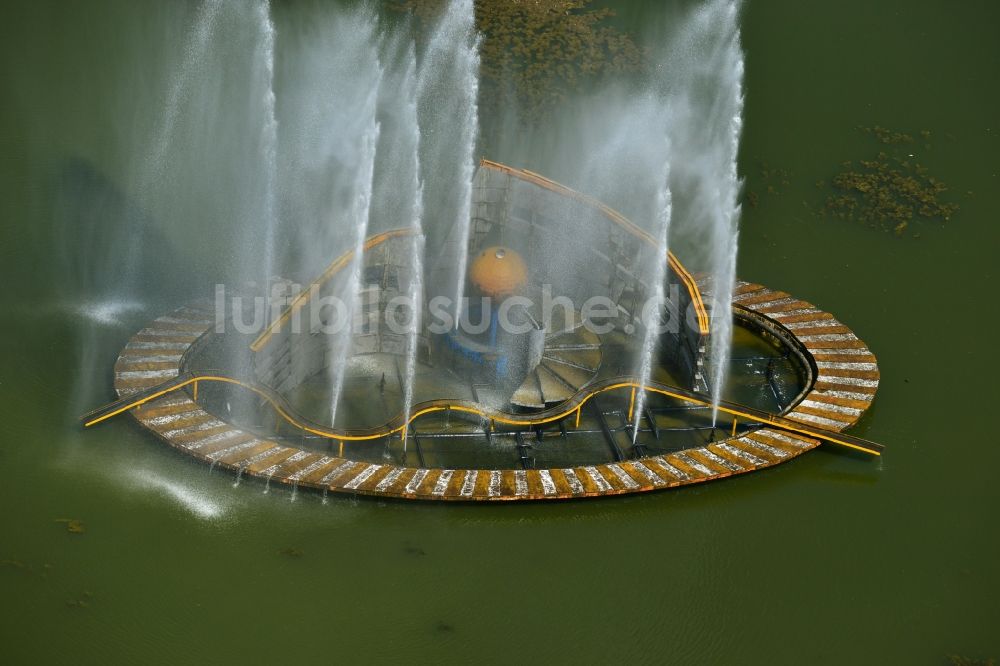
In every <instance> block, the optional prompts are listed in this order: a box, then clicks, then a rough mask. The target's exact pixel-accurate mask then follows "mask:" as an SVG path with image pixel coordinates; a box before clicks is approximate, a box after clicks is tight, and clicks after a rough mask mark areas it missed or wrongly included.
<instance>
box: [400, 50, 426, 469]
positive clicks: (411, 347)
mask: <svg viewBox="0 0 1000 666" xmlns="http://www.w3.org/2000/svg"><path fill="white" fill-rule="evenodd" d="M407 61H408V67H407V70H406V74H405V78H404V85H403V90H404V94H405V95H406V102H405V105H404V111H403V118H402V125H403V131H404V140H408V141H409V143H410V146H411V150H412V152H411V157H410V169H411V172H412V177H411V179H410V187H411V188H412V197H413V207H412V211H411V218H410V227H411V228H412V229H413V238H412V240H411V244H410V269H411V271H412V273H413V277H412V278H411V280H410V289H409V294H408V296H409V301H410V307H411V312H412V318H411V320H410V322H409V325H410V327H409V331H408V334H407V344H406V368H405V370H404V373H405V376H404V379H403V418H404V421H403V422H404V423H406V424H407V426H406V427H407V430H408V429H409V421H410V411H411V410H412V409H413V383H414V381H415V377H416V371H417V346H418V344H419V341H420V340H419V338H420V329H421V323H422V316H421V315H422V313H423V289H424V240H425V238H424V230H423V216H424V192H423V184H422V182H421V179H420V125H419V118H418V115H417V89H416V53H415V51H414V49H413V47H412V45H411V47H410V49H409V50H408V51H407ZM405 432H406V431H404V433H405ZM403 452H404V455H405V453H406V441H405V434H404V442H403Z"/></svg>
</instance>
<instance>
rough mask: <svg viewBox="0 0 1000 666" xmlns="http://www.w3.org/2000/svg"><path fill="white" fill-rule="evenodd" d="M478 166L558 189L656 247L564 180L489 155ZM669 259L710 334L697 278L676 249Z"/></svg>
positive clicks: (628, 222)
mask: <svg viewBox="0 0 1000 666" xmlns="http://www.w3.org/2000/svg"><path fill="white" fill-rule="evenodd" d="M479 165H480V166H484V167H488V168H490V169H495V170H497V171H502V172H504V173H507V174H510V175H511V176H514V177H515V178H519V179H521V180H523V181H526V182H529V183H532V184H534V185H537V186H539V187H542V188H545V189H547V190H549V191H551V192H555V193H556V194H560V195H562V196H565V197H567V198H570V199H574V200H576V201H579V202H581V203H584V204H586V205H588V206H590V207H592V208H595V209H597V210H598V211H600V213H601V214H602V215H604V216H605V217H607V218H608V219H609V220H611V221H612V222H614V223H615V224H617V225H619V226H620V227H622V228H623V229H625V230H626V231H627V232H629V233H630V234H632V235H633V236H636V237H637V238H639V239H641V240H643V241H645V242H646V243H649V244H650V245H652V246H653V247H656V245H657V244H658V243H657V242H656V239H654V238H653V237H652V236H651V235H650V234H649V233H647V232H646V231H645V230H644V229H642V228H641V227H639V226H637V225H636V224H635V223H633V222H632V221H631V220H629V219H628V218H627V217H625V216H624V215H622V214H621V213H619V212H618V211H616V210H615V209H613V208H611V207H609V206H607V205H605V204H603V203H601V202H600V201H598V200H597V199H595V198H593V197H591V196H588V195H586V194H583V193H581V192H577V191H576V190H574V189H571V188H569V187H566V186H565V185H562V184H561V183H557V182H556V181H554V180H552V179H550V178H546V177H545V176H542V175H540V174H537V173H535V172H534V171H528V170H527V169H517V168H515V167H509V166H507V165H506V164H500V163H499V162H493V161H491V160H488V159H486V158H483V159H481V160H480V161H479ZM667 262H668V263H669V264H670V267H671V268H672V269H674V272H675V273H677V275H678V277H680V279H681V282H683V283H684V287H685V288H686V289H687V291H688V294H690V296H691V302H692V303H693V304H694V309H695V313H696V314H697V316H698V330H699V331H700V332H701V333H702V334H703V335H704V334H708V332H709V322H708V312H707V311H706V310H705V303H704V302H703V301H702V298H701V292H700V291H699V290H698V283H697V282H695V280H694V278H693V277H692V276H691V274H690V273H689V272H688V270H687V269H686V268H684V266H683V264H681V262H680V261H678V260H677V257H675V256H674V254H673V252H670V251H668V252H667Z"/></svg>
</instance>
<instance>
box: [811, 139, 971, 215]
mask: <svg viewBox="0 0 1000 666" xmlns="http://www.w3.org/2000/svg"><path fill="white" fill-rule="evenodd" d="M858 129H859V130H860V131H862V132H864V133H866V134H868V135H870V136H871V137H872V138H873V139H874V140H875V141H876V142H877V143H879V144H881V145H882V146H883V149H882V150H880V151H879V152H878V153H877V154H876V155H875V156H874V158H872V159H859V160H850V161H847V162H844V163H842V164H841V171H839V172H838V173H837V174H836V175H834V176H833V178H832V179H831V180H830V185H831V186H832V188H833V190H834V192H833V193H832V194H830V195H829V196H828V197H827V198H826V201H825V204H824V207H823V212H824V214H825V215H830V216H834V217H837V218H840V219H850V220H858V221H860V222H864V223H867V224H869V225H870V226H873V227H879V228H882V229H884V230H886V231H892V232H894V233H895V234H896V235H902V234H903V233H904V232H906V231H907V230H908V229H909V230H910V231H912V229H910V224H911V223H912V222H915V221H918V220H925V221H938V222H945V221H948V220H950V219H951V217H952V216H953V215H954V214H955V213H956V212H958V209H959V206H958V204H957V203H953V202H949V201H946V200H945V193H946V192H948V187H947V186H946V185H945V184H944V183H943V182H941V181H940V180H939V179H937V178H936V177H934V176H932V175H931V174H930V173H929V171H928V169H927V167H925V166H924V165H923V164H921V163H920V162H919V161H918V158H916V157H915V154H916V153H915V152H914V151H916V150H919V148H916V147H915V146H916V145H917V140H916V139H915V138H914V137H913V136H912V135H910V134H906V133H904V132H896V131H893V130H889V129H886V128H884V127H880V126H878V125H876V126H875V127H860V128H858ZM920 138H921V139H922V140H923V141H924V143H923V148H924V149H925V150H929V149H930V143H929V141H930V138H931V133H930V132H929V131H928V130H924V131H922V132H921V133H920ZM822 184H823V183H822V182H819V183H817V185H818V186H821V185H822Z"/></svg>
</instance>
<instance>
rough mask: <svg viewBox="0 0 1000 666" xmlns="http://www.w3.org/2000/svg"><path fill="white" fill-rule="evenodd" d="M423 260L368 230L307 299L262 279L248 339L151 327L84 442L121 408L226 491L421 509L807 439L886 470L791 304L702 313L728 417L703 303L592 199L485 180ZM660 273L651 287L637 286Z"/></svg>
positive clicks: (669, 481)
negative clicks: (255, 489) (413, 503)
mask: <svg viewBox="0 0 1000 666" xmlns="http://www.w3.org/2000/svg"><path fill="white" fill-rule="evenodd" d="M423 242H424V238H423V237H422V235H421V233H420V230H419V229H416V228H401V229H396V230H392V231H387V232H383V233H380V234H377V235H374V236H371V237H369V238H367V239H365V241H364V243H363V244H361V245H360V246H359V247H360V249H359V248H355V249H353V250H351V251H349V252H347V253H345V254H344V255H342V256H340V257H337V258H336V259H335V260H334V261H333V262H332V263H331V264H330V265H329V266H328V267H327V268H326V270H325V271H323V272H322V274H321V275H320V276H319V277H317V278H316V279H315V280H314V281H313V282H312V283H311V284H310V285H308V286H307V287H302V288H300V287H296V286H295V285H293V284H292V283H291V282H290V281H282V280H277V281H276V282H275V283H274V284H272V285H270V286H271V289H272V293H282V292H283V293H284V296H285V298H286V302H285V303H284V305H283V307H282V308H281V311H280V315H279V316H277V317H276V318H275V319H274V320H273V321H271V322H270V323H269V325H268V326H267V327H266V328H265V330H263V332H262V333H260V334H259V335H256V336H255V337H251V336H246V335H239V334H236V333H233V328H234V327H231V326H230V327H224V326H223V327H222V328H225V329H226V331H227V332H225V333H217V332H215V331H216V330H217V329H219V326H218V323H219V321H220V318H222V314H221V313H220V312H219V311H218V306H217V307H216V312H215V313H214V315H211V316H210V315H209V314H207V313H206V312H205V311H204V310H199V306H197V305H192V306H185V307H184V308H181V309H180V310H178V311H176V312H174V313H171V314H170V315H167V316H166V317H163V318H161V319H160V320H157V321H156V322H154V323H153V325H152V326H151V327H150V328H148V329H145V330H143V331H141V332H140V333H139V334H138V335H137V336H136V337H135V338H134V339H133V340H132V341H131V342H130V343H129V345H128V346H127V347H126V349H125V351H123V353H122V355H121V357H120V358H119V361H118V364H117V365H116V384H115V385H116V389H117V391H118V393H119V396H120V399H119V401H118V402H116V403H114V404H112V405H110V406H108V407H106V408H102V409H101V410H98V411H96V412H94V413H92V414H90V415H88V416H87V417H86V418H85V422H86V423H87V424H88V425H92V424H94V423H97V422H100V421H102V420H104V419H105V418H108V417H109V416H111V415H113V414H117V413H121V412H123V411H132V413H133V414H134V415H135V416H136V417H137V418H138V419H139V420H140V422H142V423H143V424H144V425H146V426H147V427H148V428H150V429H151V430H153V431H154V432H156V433H157V434H158V435H159V436H160V437H161V438H163V439H164V440H166V441H167V442H168V443H169V444H171V445H173V446H175V447H176V448H178V449H181V450H182V451H184V452H186V453H189V454H191V455H194V456H195V457H198V458H201V459H204V460H206V461H209V462H211V463H212V464H214V465H217V466H222V467H228V468H232V469H234V470H236V472H237V474H238V475H240V476H245V475H254V476H259V477H263V478H266V479H267V480H268V481H269V482H270V481H281V482H284V483H288V484H291V485H295V486H300V485H301V486H308V487H315V488H319V489H322V490H324V491H327V490H331V491H343V492H351V493H362V494H373V495H383V496H394V497H403V498H423V499H458V500H501V499H550V498H571V497H581V496H594V495H607V494H618V493H627V492H637V491H642V490H652V489H657V488H665V487H671V486H679V485H685V484H689V483H695V482H700V481H704V480H708V479H713V478H719V477H724V476H729V475H732V474H737V473H742V472H746V471H751V470H754V469H759V468H761V467H766V466H770V465H773V464H775V463H778V462H783V461H785V460H789V459H791V458H793V457H795V456H796V455H798V454H800V453H802V452H804V451H807V450H809V449H810V448H813V447H815V446H817V445H818V444H819V443H820V442H828V443H832V444H835V445H841V446H846V447H850V448H853V449H856V450H861V451H865V452H867V453H873V454H877V453H878V452H879V451H880V447H879V446H878V445H875V444H872V443H871V442H866V441H865V440H861V439H858V438H856V437H852V436H850V435H846V434H844V433H842V432H841V431H842V430H843V429H845V428H847V427H848V426H850V425H852V424H853V423H855V422H856V421H857V419H858V418H860V416H861V414H862V413H863V411H864V410H865V409H866V408H867V406H868V405H869V404H870V402H871V400H872V399H873V398H874V393H875V388H876V387H877V384H878V370H877V367H876V365H875V358H874V356H873V355H871V353H870V352H869V351H868V350H867V348H866V347H865V346H864V344H863V343H861V341H860V340H858V338H857V337H856V336H854V334H853V333H851V332H850V331H849V330H848V329H847V328H846V327H844V326H843V325H842V324H841V323H840V322H838V321H836V320H835V319H833V317H832V316H831V315H829V314H827V313H825V312H822V311H821V310H818V309H817V308H815V307H814V306H813V305H812V304H809V303H806V302H803V301H800V300H798V299H796V298H794V297H792V296H790V295H788V294H785V293H783V292H776V291H772V290H770V289H766V288H764V287H761V286H759V285H752V284H747V283H739V284H738V285H737V288H736V290H735V296H734V298H733V301H732V307H731V310H730V311H728V312H724V313H715V314H716V315H724V316H732V317H733V318H734V319H735V323H736V326H735V330H736V333H735V335H734V345H735V346H734V348H735V349H736V350H737V351H738V352H739V354H737V355H734V359H733V365H732V367H731V368H730V372H729V376H730V384H729V385H727V387H726V394H725V395H726V396H727V397H728V398H730V399H732V400H731V401H728V402H727V401H725V400H723V401H721V402H714V401H713V400H712V398H711V397H709V395H710V394H711V393H712V391H711V386H709V380H707V378H706V371H705V365H706V358H705V355H706V349H707V348H708V347H709V337H708V336H709V333H710V330H711V329H710V321H711V317H712V315H713V313H712V312H711V311H710V310H709V309H708V308H707V307H706V303H709V302H711V301H710V298H709V296H710V294H709V293H708V290H709V288H710V285H709V282H708V281H707V280H704V279H699V278H696V277H695V276H693V275H692V274H691V273H689V272H688V271H687V270H686V269H685V268H684V266H683V265H682V264H681V263H680V262H679V261H678V260H677V259H676V258H675V257H674V256H673V255H670V254H668V256H666V257H662V256H660V257H658V256H656V255H657V253H659V252H662V251H663V250H662V245H661V244H658V243H657V242H656V240H655V239H654V238H653V237H652V236H650V234H648V233H647V232H645V231H644V230H643V229H642V228H640V227H639V226H637V225H635V224H633V223H632V222H630V221H629V220H627V219H625V218H624V217H623V216H622V215H620V214H619V213H617V212H615V211H614V210H612V209H610V208H608V207H607V206H605V205H603V204H602V203H600V202H598V201H596V200H594V199H592V198H590V197H588V196H586V195H583V194H580V193H578V192H575V191H573V190H571V189H569V188H566V187H564V186H562V185H560V184H558V183H555V182H554V181H551V180H549V179H547V178H545V177H543V176H540V175H538V174H535V173H533V172H530V171H526V170H520V169H515V168H511V167H507V166H504V165H501V164H498V163H495V162H491V161H487V160H483V161H482V162H481V163H480V165H479V168H478V171H477V172H476V174H475V177H474V178H473V180H472V205H471V215H470V218H469V219H468V220H458V221H457V222H456V223H454V224H452V225H451V226H450V227H446V228H445V229H443V230H442V231H441V232H440V236H439V237H429V238H428V239H427V246H428V248H430V249H429V250H428V252H427V255H426V260H425V261H424V262H420V261H419V260H418V259H419V256H420V253H418V252H414V247H415V244H416V243H423ZM359 252H360V256H358V255H359ZM657 262H659V263H660V265H661V266H662V265H663V263H664V262H665V265H666V270H665V271H662V270H661V271H659V273H658V274H659V275H662V276H663V283H662V284H659V285H658V284H651V283H650V277H649V271H644V270H642V266H643V265H649V264H650V263H657ZM654 274H656V273H654ZM455 293H461V294H463V295H464V296H465V297H466V298H464V299H462V300H461V301H460V302H458V303H456V302H454V299H450V298H447V296H448V295H449V294H455ZM655 294H662V296H661V297H659V298H654V295H655ZM414 296H415V297H416V299H415V301H416V302H415V303H414V302H413V300H414ZM248 302H252V301H248ZM333 305H338V306H337V307H334V306H333ZM202 307H204V306H202ZM716 307H719V306H716ZM244 314H245V313H243V312H232V311H229V312H228V313H226V315H225V316H226V317H235V316H239V317H243V316H244ZM222 321H223V323H225V322H224V319H223V320H222ZM651 327H652V328H651ZM650 330H652V332H653V335H652V338H651V339H653V340H655V343H656V344H655V345H653V346H652V348H651V349H648V348H646V347H647V345H646V344H644V340H648V339H650V336H649V335H647V334H648V333H649V332H650ZM338 336H339V337H338ZM334 341H335V342H334ZM234 348H239V349H242V350H244V353H242V354H233V353H232V350H233V349H234ZM644 354H645V355H648V356H649V358H646V357H645V356H644ZM233 358H238V359H240V361H239V362H238V363H237V365H238V366H239V367H226V366H225V363H232V359H233ZM220 366H221V367H223V368H224V369H223V370H221V371H220V370H214V369H213V368H218V367H220ZM640 367H643V368H645V370H643V372H641V373H640V372H639V371H638V368H640ZM637 398H638V399H637ZM717 414H718V415H719V416H716V415H717Z"/></svg>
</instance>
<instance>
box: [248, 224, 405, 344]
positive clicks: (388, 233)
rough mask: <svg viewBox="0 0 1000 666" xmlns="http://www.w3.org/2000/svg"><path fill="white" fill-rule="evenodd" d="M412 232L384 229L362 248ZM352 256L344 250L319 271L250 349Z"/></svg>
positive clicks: (271, 333)
mask: <svg viewBox="0 0 1000 666" xmlns="http://www.w3.org/2000/svg"><path fill="white" fill-rule="evenodd" d="M414 233H416V230H415V229H413V228H408V229H393V230H392V231H386V232H385V233H381V234H378V235H376V236H372V237H371V238H369V239H367V240H366V241H365V244H364V246H363V248H362V249H363V250H364V251H366V252H367V251H368V250H370V249H372V248H373V247H376V246H378V245H381V244H382V243H384V242H385V241H387V240H389V239H390V238H396V237H398V236H412V235H413V234H414ZM353 257H354V250H353V249H351V250H348V251H347V252H345V253H344V254H342V255H340V256H339V257H337V258H336V259H334V260H333V263H331V264H330V265H329V266H327V267H326V270H324V271H323V272H322V273H320V275H319V277H318V278H316V279H315V280H313V281H312V282H311V283H310V284H309V286H308V287H306V289H305V290H304V291H302V292H301V293H300V294H299V295H298V296H296V297H295V298H294V299H292V302H291V303H289V304H288V307H287V308H285V310H284V312H282V313H281V316H280V317H278V318H277V319H275V320H274V321H273V322H271V324H270V325H269V326H268V327H267V328H265V329H264V332H263V333H261V334H260V335H259V336H257V339H256V340H254V341H253V342H252V343H251V344H250V350H251V351H254V352H259V351H260V350H261V349H263V348H264V345H266V344H267V343H268V341H269V340H270V339H271V337H272V336H273V335H274V334H275V333H277V332H278V331H280V330H281V327H282V326H284V325H285V323H286V322H287V321H288V320H289V319H291V318H292V316H293V315H294V314H295V313H296V312H298V311H299V310H301V309H302V308H303V307H304V306H305V304H306V303H308V302H309V299H310V298H312V295H313V292H314V291H315V290H316V289H318V288H319V287H322V286H323V285H324V284H326V283H327V282H329V281H330V279H331V278H333V276H334V275H336V274H337V273H339V272H340V270H341V269H342V268H343V267H344V266H346V265H347V264H348V262H350V261H351V259H352V258H353Z"/></svg>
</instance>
